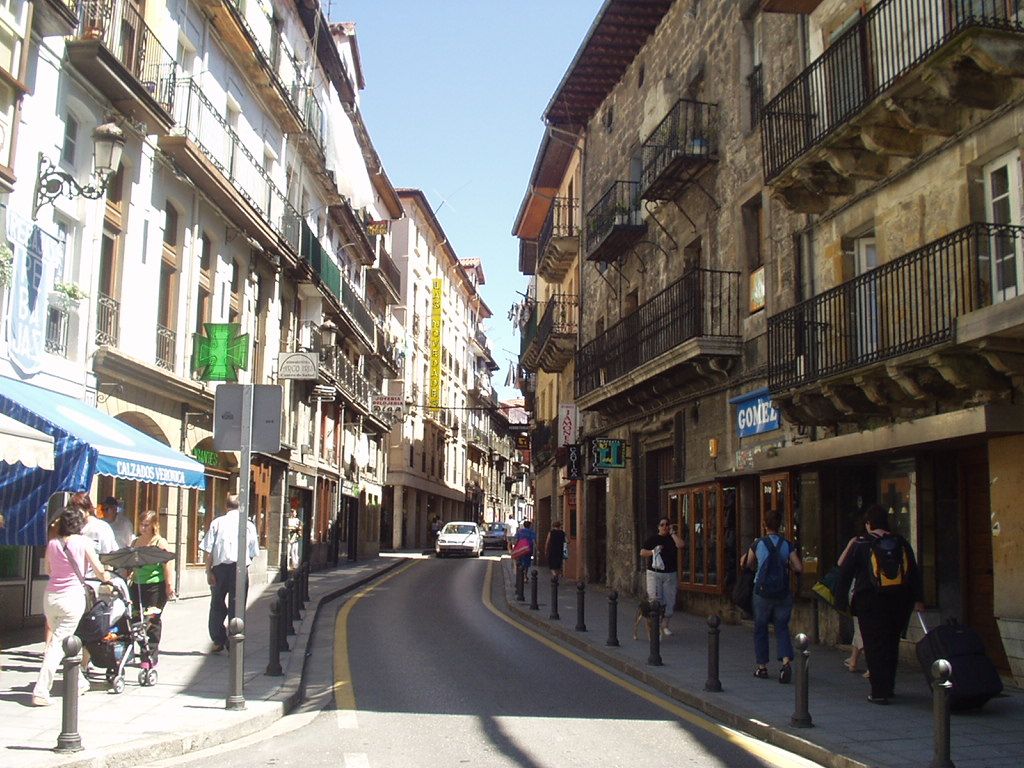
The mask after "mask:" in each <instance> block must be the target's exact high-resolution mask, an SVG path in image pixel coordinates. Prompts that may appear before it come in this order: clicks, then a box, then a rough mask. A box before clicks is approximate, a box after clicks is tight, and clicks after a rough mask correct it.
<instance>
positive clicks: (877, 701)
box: [868, 696, 889, 705]
mask: <svg viewBox="0 0 1024 768" xmlns="http://www.w3.org/2000/svg"><path fill="white" fill-rule="evenodd" d="M868 701H870V702H871V703H872V704H883V705H884V704H888V703H889V700H888V699H886V698H883V697H882V696H868Z"/></svg>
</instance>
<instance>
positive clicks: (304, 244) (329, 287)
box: [299, 220, 342, 301]
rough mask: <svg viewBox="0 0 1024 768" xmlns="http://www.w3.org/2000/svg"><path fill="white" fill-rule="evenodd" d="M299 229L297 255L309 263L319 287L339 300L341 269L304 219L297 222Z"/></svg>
mask: <svg viewBox="0 0 1024 768" xmlns="http://www.w3.org/2000/svg"><path fill="white" fill-rule="evenodd" d="M299 229H300V231H301V235H300V240H299V242H300V245H299V256H300V257H301V259H302V260H303V261H304V262H305V263H306V264H308V265H309V267H310V269H311V270H312V271H313V275H315V276H316V278H317V279H318V280H319V282H320V286H321V288H322V289H323V290H325V291H326V292H327V293H328V294H330V296H331V297H333V298H334V300H335V301H341V282H342V277H341V270H340V269H339V268H338V265H337V264H335V263H334V261H333V259H331V256H330V254H329V253H328V251H327V249H325V248H324V247H323V245H322V244H321V243H320V238H318V237H317V236H316V232H314V231H313V230H312V229H311V228H310V226H309V225H308V224H307V223H306V222H305V220H303V221H302V222H301V223H300V224H299Z"/></svg>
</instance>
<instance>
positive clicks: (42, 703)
mask: <svg viewBox="0 0 1024 768" xmlns="http://www.w3.org/2000/svg"><path fill="white" fill-rule="evenodd" d="M32 706H33V707H48V706H50V699H49V697H47V696H33V697H32Z"/></svg>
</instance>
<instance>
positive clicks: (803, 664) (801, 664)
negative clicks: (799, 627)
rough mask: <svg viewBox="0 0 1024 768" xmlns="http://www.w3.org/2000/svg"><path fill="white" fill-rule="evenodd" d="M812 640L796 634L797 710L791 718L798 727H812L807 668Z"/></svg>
mask: <svg viewBox="0 0 1024 768" xmlns="http://www.w3.org/2000/svg"><path fill="white" fill-rule="evenodd" d="M809 642H810V641H809V640H808V639H807V635H805V634H804V633H803V632H801V633H800V634H799V635H797V636H796V658H795V659H793V663H794V664H795V665H796V710H795V711H794V712H793V716H792V717H791V718H790V719H789V722H790V724H791V725H793V726H795V727H797V728H811V727H813V726H814V723H813V722H811V713H810V712H809V711H808V709H807V689H808V686H809V685H810V680H809V679H808V674H807V668H808V666H809V665H810V658H811V652H810V651H808V650H807V645H808V643H809Z"/></svg>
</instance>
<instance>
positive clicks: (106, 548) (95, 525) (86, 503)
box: [71, 493, 118, 579]
mask: <svg viewBox="0 0 1024 768" xmlns="http://www.w3.org/2000/svg"><path fill="white" fill-rule="evenodd" d="M71 506H73V507H78V508H79V509H80V510H82V514H83V515H85V525H84V526H82V535H83V536H85V537H87V538H89V539H92V542H93V544H94V545H95V547H96V554H97V555H105V554H107V553H108V552H113V551H114V550H116V549H117V548H118V546H117V540H116V539H115V538H114V530H113V529H112V528H111V527H110V523H108V522H107V521H106V520H101V519H100V518H98V517H96V508H95V507H94V506H93V505H92V500H91V499H90V498H89V496H88V495H87V494H84V493H83V494H78V493H76V494H75V495H74V496H73V497H72V499H71ZM85 578H87V579H95V578H96V574H94V573H93V570H92V566H91V565H89V564H88V563H86V568H85Z"/></svg>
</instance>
